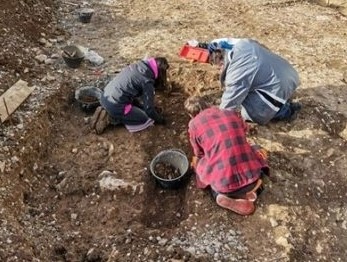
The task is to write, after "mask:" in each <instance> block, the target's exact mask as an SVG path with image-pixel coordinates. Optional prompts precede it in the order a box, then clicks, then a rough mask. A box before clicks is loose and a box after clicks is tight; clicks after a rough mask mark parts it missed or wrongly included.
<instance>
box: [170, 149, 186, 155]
mask: <svg viewBox="0 0 347 262" xmlns="http://www.w3.org/2000/svg"><path fill="white" fill-rule="evenodd" d="M170 150H171V151H177V152H179V153H181V154H183V155H186V153H185V152H184V151H183V150H182V149H178V148H172V149H170Z"/></svg>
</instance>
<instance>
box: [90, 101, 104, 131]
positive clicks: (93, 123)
mask: <svg viewBox="0 0 347 262" xmlns="http://www.w3.org/2000/svg"><path fill="white" fill-rule="evenodd" d="M102 110H103V108H102V106H98V107H97V108H96V110H95V112H94V115H93V116H92V118H91V121H90V128H91V129H95V126H96V123H97V122H98V119H99V117H100V113H101V111H102Z"/></svg>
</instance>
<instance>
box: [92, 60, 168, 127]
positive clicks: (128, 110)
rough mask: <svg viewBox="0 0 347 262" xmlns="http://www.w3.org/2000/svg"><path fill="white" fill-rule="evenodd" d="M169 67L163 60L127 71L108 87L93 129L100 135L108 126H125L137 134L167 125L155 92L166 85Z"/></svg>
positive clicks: (141, 62) (121, 73)
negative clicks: (160, 111) (156, 102)
mask: <svg viewBox="0 0 347 262" xmlns="http://www.w3.org/2000/svg"><path fill="white" fill-rule="evenodd" d="M168 68H169V63H168V61H167V59H166V58H164V57H155V58H149V59H145V60H141V61H139V62H137V63H134V64H131V65H129V66H127V67H126V68H124V69H123V70H122V71H121V72H120V73H119V74H118V75H117V76H116V77H115V78H114V79H113V80H111V81H110V82H109V83H108V84H107V85H106V87H105V89H104V91H103V94H102V95H101V99H100V103H101V106H100V107H98V108H97V109H96V111H95V113H94V115H93V117H92V121H91V127H92V129H94V130H95V131H96V133H97V134H101V133H102V132H103V131H104V130H105V128H106V127H107V126H108V125H109V124H114V125H116V124H124V125H125V127H126V128H127V129H128V130H129V131H130V132H137V131H141V130H143V129H146V128H147V127H149V126H151V125H153V124H154V123H157V124H165V119H164V117H163V116H162V115H161V114H159V113H158V112H157V110H156V107H155V103H154V96H155V90H156V89H163V88H164V86H165V85H166V73H167V70H168Z"/></svg>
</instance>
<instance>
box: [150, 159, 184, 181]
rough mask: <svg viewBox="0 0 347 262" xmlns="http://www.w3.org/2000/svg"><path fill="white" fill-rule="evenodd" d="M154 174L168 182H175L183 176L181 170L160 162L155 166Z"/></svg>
mask: <svg viewBox="0 0 347 262" xmlns="http://www.w3.org/2000/svg"><path fill="white" fill-rule="evenodd" d="M154 173H155V174H156V175H157V176H158V177H160V178H162V179H166V180H174V179H176V178H178V177H180V176H181V173H180V170H179V169H178V168H176V167H174V166H173V165H171V164H169V163H165V162H158V163H156V164H155V165H154Z"/></svg>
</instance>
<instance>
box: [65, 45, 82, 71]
mask: <svg viewBox="0 0 347 262" xmlns="http://www.w3.org/2000/svg"><path fill="white" fill-rule="evenodd" d="M62 57H63V59H64V61H65V63H66V64H67V65H68V66H69V67H71V68H78V67H79V66H80V65H81V63H82V61H83V59H84V53H83V52H82V51H81V49H79V48H78V47H77V46H75V45H68V46H65V47H64V48H63V52H62Z"/></svg>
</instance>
